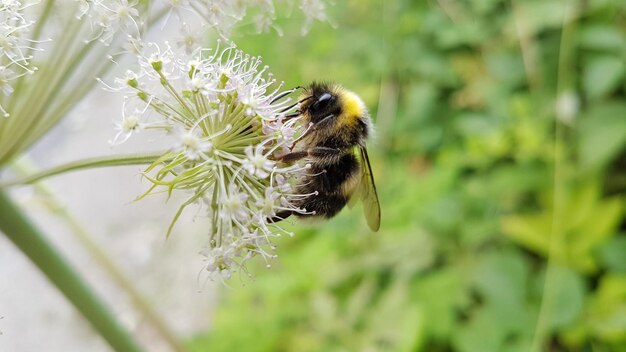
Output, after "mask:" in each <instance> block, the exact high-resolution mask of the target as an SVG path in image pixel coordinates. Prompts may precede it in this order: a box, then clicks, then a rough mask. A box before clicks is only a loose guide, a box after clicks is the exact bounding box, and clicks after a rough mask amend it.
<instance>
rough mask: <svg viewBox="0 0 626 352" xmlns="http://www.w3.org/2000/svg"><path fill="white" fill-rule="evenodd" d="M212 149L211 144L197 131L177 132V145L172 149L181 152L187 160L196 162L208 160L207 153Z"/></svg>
mask: <svg viewBox="0 0 626 352" xmlns="http://www.w3.org/2000/svg"><path fill="white" fill-rule="evenodd" d="M212 148H213V144H212V143H211V142H210V141H209V139H208V138H206V137H203V136H202V135H201V134H200V132H198V130H190V131H180V132H179V144H177V145H176V146H175V147H174V150H175V151H178V152H182V153H183V154H184V155H185V156H186V157H187V159H189V160H198V159H200V158H203V159H208V156H207V153H209V152H210V151H211V149H212Z"/></svg>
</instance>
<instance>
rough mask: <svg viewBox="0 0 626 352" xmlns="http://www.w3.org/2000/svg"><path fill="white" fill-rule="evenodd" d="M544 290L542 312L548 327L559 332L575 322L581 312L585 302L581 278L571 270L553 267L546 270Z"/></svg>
mask: <svg viewBox="0 0 626 352" xmlns="http://www.w3.org/2000/svg"><path fill="white" fill-rule="evenodd" d="M547 275H548V277H547V280H548V281H547V282H546V285H547V286H548V287H549V289H548V290H545V289H544V292H543V294H544V295H546V296H545V297H544V300H546V302H544V310H543V311H542V312H541V314H546V315H547V318H548V322H549V324H548V326H549V327H550V328H552V329H555V330H559V329H562V328H565V327H566V326H568V325H570V324H572V323H574V322H575V320H576V319H577V318H578V317H579V316H580V315H581V313H582V311H583V304H584V301H585V285H584V281H583V279H582V277H581V276H580V275H578V274H577V273H576V272H574V271H573V270H571V269H568V268H566V267H562V266H554V267H552V268H549V269H548V274H547Z"/></svg>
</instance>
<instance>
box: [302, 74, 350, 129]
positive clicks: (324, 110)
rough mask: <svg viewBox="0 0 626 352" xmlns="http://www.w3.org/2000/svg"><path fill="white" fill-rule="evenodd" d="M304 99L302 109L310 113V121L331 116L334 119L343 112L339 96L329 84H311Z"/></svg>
mask: <svg viewBox="0 0 626 352" xmlns="http://www.w3.org/2000/svg"><path fill="white" fill-rule="evenodd" d="M303 100H304V101H303V104H302V108H301V109H302V111H303V112H305V113H306V114H308V116H309V119H310V122H313V123H318V122H320V121H322V120H324V119H325V118H327V117H329V116H330V117H331V119H333V117H337V116H339V115H340V114H341V105H340V102H339V97H338V95H337V94H336V93H335V91H334V89H333V87H331V86H330V85H328V84H316V83H313V84H311V86H309V87H308V89H307V94H306V97H305V98H304V99H303ZM326 121H328V120H326Z"/></svg>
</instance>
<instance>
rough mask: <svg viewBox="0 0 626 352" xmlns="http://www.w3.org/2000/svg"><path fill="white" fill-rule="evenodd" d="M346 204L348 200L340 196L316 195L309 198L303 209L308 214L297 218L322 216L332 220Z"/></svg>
mask: <svg viewBox="0 0 626 352" xmlns="http://www.w3.org/2000/svg"><path fill="white" fill-rule="evenodd" d="M346 203H348V198H347V197H345V196H343V195H340V194H318V195H317V196H312V197H310V198H309V199H308V200H307V201H306V202H305V203H304V204H303V207H304V209H306V211H307V213H309V214H304V215H302V214H298V216H322V217H325V218H332V217H333V216H335V215H336V214H337V213H338V212H339V211H340V210H341V209H343V207H344V206H345V205H346Z"/></svg>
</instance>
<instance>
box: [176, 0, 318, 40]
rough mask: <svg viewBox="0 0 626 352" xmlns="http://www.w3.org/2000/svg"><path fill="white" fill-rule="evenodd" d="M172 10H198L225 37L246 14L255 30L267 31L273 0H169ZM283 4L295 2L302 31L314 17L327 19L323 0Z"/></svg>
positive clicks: (271, 20) (282, 3)
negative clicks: (300, 14) (301, 17)
mask: <svg viewBox="0 0 626 352" xmlns="http://www.w3.org/2000/svg"><path fill="white" fill-rule="evenodd" d="M169 1H170V3H171V6H172V10H173V11H175V12H176V13H177V14H178V15H180V14H181V13H182V12H183V11H191V12H195V13H196V14H198V15H199V16H200V17H201V18H202V19H203V20H204V21H205V22H206V23H207V24H208V25H209V26H211V27H213V28H215V29H216V30H217V31H218V32H219V33H220V34H221V35H222V36H225V37H227V36H228V35H229V34H230V32H231V30H232V29H233V27H234V26H235V25H236V24H238V23H239V22H241V21H242V20H243V19H244V18H246V17H247V16H248V15H250V16H251V17H252V22H253V23H254V25H255V27H256V30H257V31H258V32H266V31H268V30H269V29H270V28H271V27H272V26H273V23H274V21H275V20H276V9H275V5H274V3H275V1H273V0H261V1H233V0H169ZM279 2H280V5H279V6H283V7H288V8H290V7H292V6H294V5H296V4H297V5H298V8H299V9H300V11H301V12H302V14H303V15H304V17H305V21H304V26H303V34H305V33H306V32H307V31H308V30H309V28H310V26H311V24H312V22H313V21H314V20H318V21H327V20H328V18H327V17H326V4H325V2H324V0H299V1H295V0H282V1H279Z"/></svg>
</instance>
